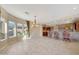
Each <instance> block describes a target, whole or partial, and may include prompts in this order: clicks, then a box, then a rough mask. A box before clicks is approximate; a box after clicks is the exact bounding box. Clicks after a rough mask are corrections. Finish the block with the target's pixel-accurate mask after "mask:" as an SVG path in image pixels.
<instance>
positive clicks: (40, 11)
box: [2, 4, 79, 24]
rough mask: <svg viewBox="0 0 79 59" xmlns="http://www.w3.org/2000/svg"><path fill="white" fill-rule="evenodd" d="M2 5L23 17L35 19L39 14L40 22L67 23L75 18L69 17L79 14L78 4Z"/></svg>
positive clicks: (38, 20) (38, 19) (10, 11)
mask: <svg viewBox="0 0 79 59" xmlns="http://www.w3.org/2000/svg"><path fill="white" fill-rule="evenodd" d="M2 7H3V8H5V9H6V10H7V11H8V12H9V13H11V14H13V15H15V16H17V17H19V18H22V19H28V20H34V16H37V22H38V23H50V24H58V23H59V24H61V23H67V22H71V21H72V20H73V19H72V20H69V19H67V18H68V17H72V16H73V15H76V16H79V5H77V4H76V5H75V4H72V5H71V4H4V5H2ZM25 12H27V13H28V14H25ZM67 16H68V17H67ZM64 17H65V18H64Z"/></svg>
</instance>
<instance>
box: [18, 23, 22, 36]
mask: <svg viewBox="0 0 79 59" xmlns="http://www.w3.org/2000/svg"><path fill="white" fill-rule="evenodd" d="M17 35H18V36H22V35H23V25H22V24H20V23H18V24H17Z"/></svg>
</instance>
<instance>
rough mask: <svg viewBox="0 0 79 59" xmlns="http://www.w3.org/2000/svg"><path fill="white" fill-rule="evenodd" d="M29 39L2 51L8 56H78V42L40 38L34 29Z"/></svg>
mask: <svg viewBox="0 0 79 59" xmlns="http://www.w3.org/2000/svg"><path fill="white" fill-rule="evenodd" d="M34 30H35V31H33V33H32V34H33V35H32V37H31V39H26V40H22V39H21V41H19V42H17V43H15V44H13V45H10V46H9V47H8V48H5V49H4V50H3V52H4V53H3V54H8V55H50V54H52V55H70V54H79V42H66V41H62V40H56V39H50V38H46V37H41V36H40V35H39V33H40V32H39V29H34Z"/></svg>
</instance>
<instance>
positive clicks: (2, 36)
mask: <svg viewBox="0 0 79 59" xmlns="http://www.w3.org/2000/svg"><path fill="white" fill-rule="evenodd" d="M2 39H5V31H4V23H3V18H2V17H1V16H0V40H2Z"/></svg>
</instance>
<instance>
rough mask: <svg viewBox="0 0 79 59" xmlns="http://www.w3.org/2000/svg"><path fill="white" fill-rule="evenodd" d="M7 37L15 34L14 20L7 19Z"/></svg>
mask: <svg viewBox="0 0 79 59" xmlns="http://www.w3.org/2000/svg"><path fill="white" fill-rule="evenodd" d="M7 26H8V37H14V36H16V24H15V22H14V21H8V24H7Z"/></svg>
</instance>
